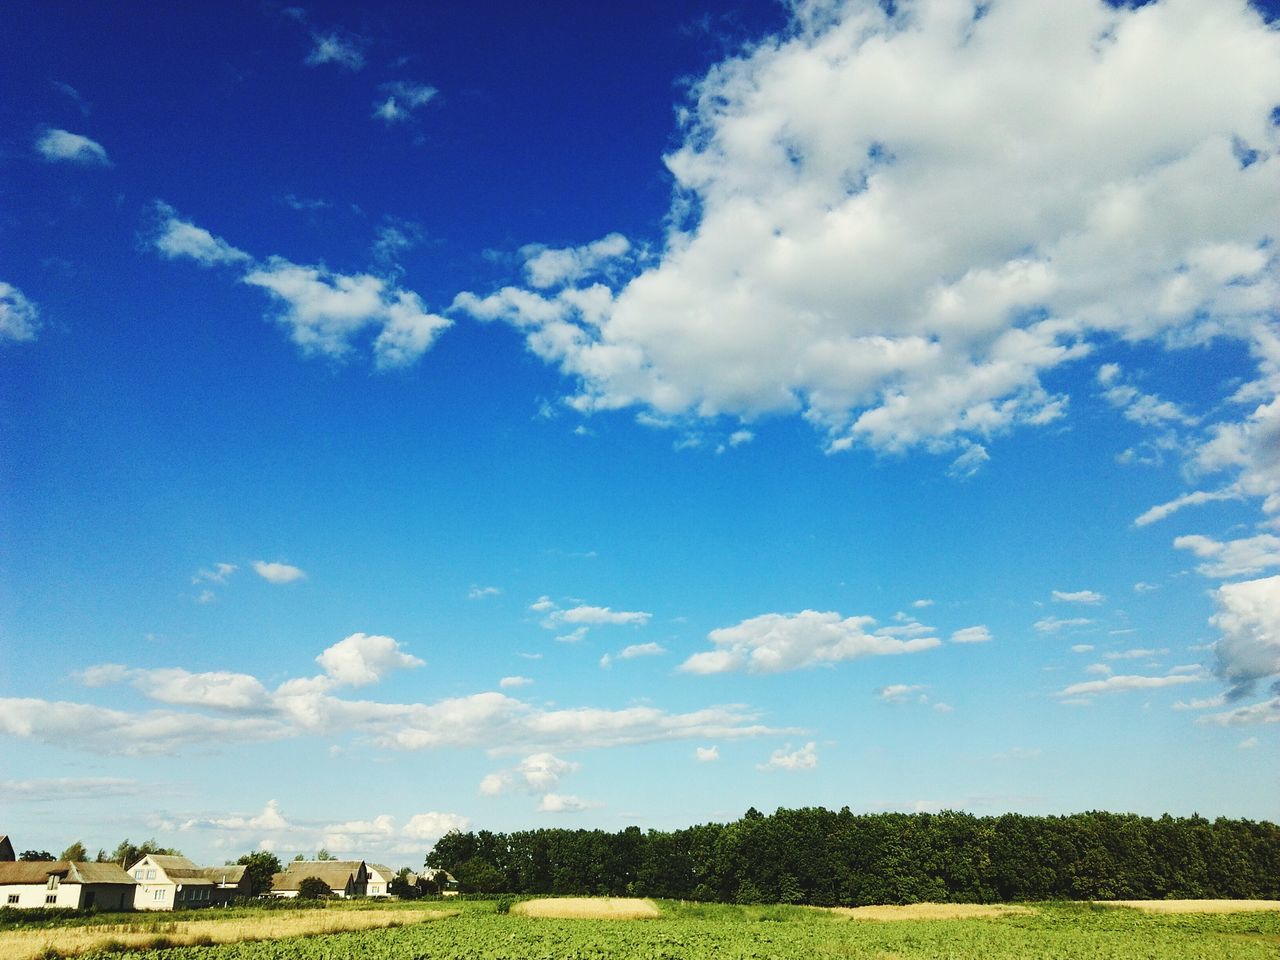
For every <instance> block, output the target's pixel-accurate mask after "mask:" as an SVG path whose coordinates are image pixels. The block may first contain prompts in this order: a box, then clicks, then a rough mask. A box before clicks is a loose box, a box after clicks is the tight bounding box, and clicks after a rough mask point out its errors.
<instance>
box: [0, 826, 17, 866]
mask: <svg viewBox="0 0 1280 960" xmlns="http://www.w3.org/2000/svg"><path fill="white" fill-rule="evenodd" d="M17 859H18V858H17V857H16V856H14V854H13V844H12V843H10V842H9V835H8V834H7V833H0V862H8V863H12V862H13V861H15V860H17Z"/></svg>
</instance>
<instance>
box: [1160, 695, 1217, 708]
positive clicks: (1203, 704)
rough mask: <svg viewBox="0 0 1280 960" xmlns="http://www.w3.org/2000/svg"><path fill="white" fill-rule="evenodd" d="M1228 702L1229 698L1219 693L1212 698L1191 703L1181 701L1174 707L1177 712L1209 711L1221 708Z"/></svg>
mask: <svg viewBox="0 0 1280 960" xmlns="http://www.w3.org/2000/svg"><path fill="white" fill-rule="evenodd" d="M1226 702H1227V696H1226V694H1224V693H1219V694H1217V695H1216V696H1212V697H1203V698H1200V699H1192V700H1189V701H1184V700H1179V701H1178V702H1177V703H1175V704H1174V705H1173V709H1175V710H1208V709H1210V708H1214V707H1221V706H1222V705H1223V704H1225V703H1226Z"/></svg>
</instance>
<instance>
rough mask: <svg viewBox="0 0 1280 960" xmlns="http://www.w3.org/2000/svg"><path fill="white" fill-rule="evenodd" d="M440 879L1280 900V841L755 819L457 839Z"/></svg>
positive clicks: (509, 885) (1236, 825)
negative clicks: (476, 874) (478, 876)
mask: <svg viewBox="0 0 1280 960" xmlns="http://www.w3.org/2000/svg"><path fill="white" fill-rule="evenodd" d="M468 863H471V864H473V866H474V865H475V864H476V863H483V864H484V865H485V866H486V868H491V869H492V870H493V871H496V873H498V874H499V875H500V876H501V878H502V880H501V884H500V885H497V886H493V885H492V884H491V883H490V882H485V883H483V884H481V885H475V884H474V883H473V882H472V883H469V881H474V878H472V877H469V878H467V879H464V875H465V874H466V873H467V869H468V868H465V867H464V865H465V864H468ZM427 864H428V866H430V867H433V868H440V869H445V870H448V871H449V872H451V873H452V874H453V875H454V876H455V877H457V878H458V880H459V881H461V882H462V883H463V885H464V889H472V890H475V891H478V892H484V890H486V889H492V890H497V889H501V890H503V891H506V892H509V893H515V894H560V895H584V894H585V895H595V894H611V895H614V896H648V897H663V898H670V899H682V900H699V901H709V900H716V901H722V902H738V903H802V904H810V905H814V906H858V905H862V904H872V903H916V902H920V901H939V902H953V903H993V902H1005V901H1013V902H1017V901H1033V900H1034V901H1038V900H1070V899H1149V898H1156V899H1166V898H1187V897H1190V898H1203V897H1230V898H1258V899H1280V827H1278V826H1277V825H1276V824H1274V823H1268V822H1265V821H1263V822H1256V821H1250V820H1227V819H1219V820H1215V821H1209V820H1206V819H1204V818H1203V817H1189V818H1175V817H1170V816H1164V817H1160V818H1158V819H1152V818H1150V817H1139V816H1136V815H1133V814H1114V813H1104V812H1097V811H1094V812H1090V813H1080V814H1072V815H1071V816H1065V817H1027V816H1022V815H1020V814H1006V815H1004V816H1000V817H975V816H972V815H970V814H967V813H960V812H956V811H943V812H942V813H936V814H927V813H921V814H905V813H879V814H861V815H859V814H854V813H852V812H851V811H850V810H849V809H848V808H847V807H846V808H844V809H843V810H840V811H838V812H836V811H831V810H826V809H823V808H821V807H804V808H800V809H785V808H784V809H779V810H777V811H775V812H774V813H773V814H771V815H768V816H766V815H765V814H763V813H760V812H759V811H758V810H755V809H754V808H752V809H751V810H748V811H747V814H746V815H744V816H743V818H742V819H741V820H737V821H735V822H733V823H729V824H700V825H698V826H693V827H688V828H686V829H683V830H675V831H670V832H668V831H661V830H650V831H647V832H642V831H640V830H639V829H638V828H636V827H629V828H627V829H626V830H623V831H621V832H618V833H606V832H604V831H601V830H562V829H552V830H522V831H516V832H514V833H510V834H504V833H491V832H489V831H486V830H480V831H476V832H468V833H461V832H458V831H454V832H452V833H449V834H447V835H445V836H444V837H443V838H441V840H440V841H439V842H438V843H437V844H436V846H435V848H434V849H433V850H432V851H431V853H430V855H428V857H427ZM477 869H478V868H477ZM485 876H489V874H488V870H487V869H486V870H485Z"/></svg>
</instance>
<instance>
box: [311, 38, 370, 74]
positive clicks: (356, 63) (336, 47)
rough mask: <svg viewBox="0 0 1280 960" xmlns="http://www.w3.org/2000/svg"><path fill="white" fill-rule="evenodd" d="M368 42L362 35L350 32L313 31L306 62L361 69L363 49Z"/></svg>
mask: <svg viewBox="0 0 1280 960" xmlns="http://www.w3.org/2000/svg"><path fill="white" fill-rule="evenodd" d="M368 43H369V42H368V40H366V39H365V38H364V37H360V36H355V35H352V34H340V33H337V32H331V33H313V34H312V35H311V52H310V53H308V54H307V59H306V63H307V65H308V66H312V67H317V66H321V65H323V64H326V63H332V64H336V65H337V66H340V67H344V68H346V69H347V70H353V71H356V70H362V69H364V49H365V47H367V46H368Z"/></svg>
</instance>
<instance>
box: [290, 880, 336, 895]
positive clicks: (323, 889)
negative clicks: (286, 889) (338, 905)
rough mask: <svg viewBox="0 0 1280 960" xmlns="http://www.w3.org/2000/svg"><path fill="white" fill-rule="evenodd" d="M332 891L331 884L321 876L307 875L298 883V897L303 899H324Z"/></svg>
mask: <svg viewBox="0 0 1280 960" xmlns="http://www.w3.org/2000/svg"><path fill="white" fill-rule="evenodd" d="M330 892H331V891H330V890H329V885H328V884H327V883H325V882H324V881H323V880H321V879H320V878H319V877H306V878H304V879H303V881H302V882H301V883H300V884H298V898H299V899H301V900H323V899H325V898H326V897H328V896H329V894H330Z"/></svg>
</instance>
